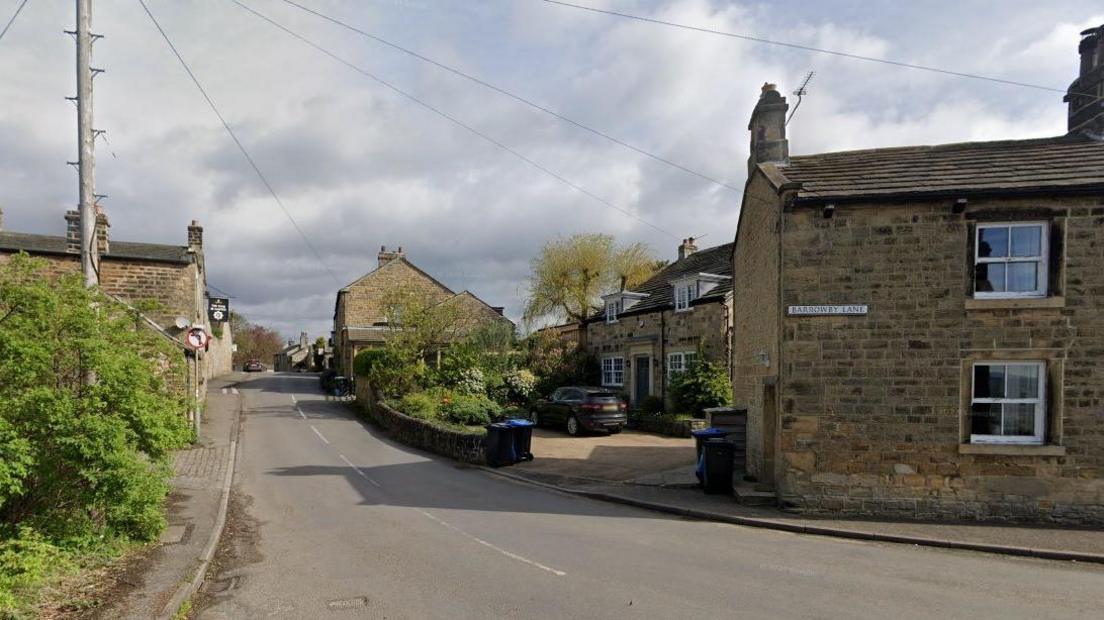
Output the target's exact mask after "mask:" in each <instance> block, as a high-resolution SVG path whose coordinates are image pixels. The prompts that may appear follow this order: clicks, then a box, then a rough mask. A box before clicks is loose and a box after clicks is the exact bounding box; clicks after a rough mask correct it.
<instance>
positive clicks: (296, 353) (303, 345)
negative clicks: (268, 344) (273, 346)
mask: <svg viewBox="0 0 1104 620" xmlns="http://www.w3.org/2000/svg"><path fill="white" fill-rule="evenodd" d="M272 358H273V359H272V369H273V370H275V371H276V372H291V371H293V370H296V369H300V368H302V369H304V370H310V368H311V364H313V363H314V362H313V358H314V354H313V351H312V347H311V342H310V339H309V338H308V336H307V332H300V333H299V340H298V341H295V340H289V341H288V344H287V346H286V347H284V348H283V349H282V350H280V352H278V353H276V355H274V356H272Z"/></svg>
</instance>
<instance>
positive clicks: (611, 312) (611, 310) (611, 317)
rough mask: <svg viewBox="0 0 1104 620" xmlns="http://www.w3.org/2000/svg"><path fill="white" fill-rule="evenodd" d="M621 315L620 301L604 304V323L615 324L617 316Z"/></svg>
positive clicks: (612, 300) (614, 300)
mask: <svg viewBox="0 0 1104 620" xmlns="http://www.w3.org/2000/svg"><path fill="white" fill-rule="evenodd" d="M618 314H621V300H620V299H611V300H610V301H607V302H606V322H607V323H616V322H617V315H618Z"/></svg>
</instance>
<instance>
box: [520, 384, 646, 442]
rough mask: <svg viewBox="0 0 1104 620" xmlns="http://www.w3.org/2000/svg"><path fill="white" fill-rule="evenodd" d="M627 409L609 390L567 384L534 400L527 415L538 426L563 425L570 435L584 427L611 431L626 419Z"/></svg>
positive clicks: (591, 429) (619, 428) (627, 420)
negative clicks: (546, 395)
mask: <svg viewBox="0 0 1104 620" xmlns="http://www.w3.org/2000/svg"><path fill="white" fill-rule="evenodd" d="M627 409H628V407H627V406H626V405H625V401H623V400H622V399H621V397H620V396H619V395H618V394H616V393H614V392H611V391H609V390H606V389H603V388H596V387H583V386H567V387H562V388H557V389H556V391H554V392H552V394H551V395H550V396H548V397H547V398H542V399H540V400H538V401H537V402H535V403H533V406H532V407H531V408H530V410H529V417H530V419H531V420H532V421H533V422H534V423H535V424H536V425H537V426H562V427H563V428H564V429H566V430H567V434H568V435H571V436H573V437H574V436H576V435H578V434H579V433H581V432H582V431H584V430H588V431H605V432H608V433H610V434H613V433H620V432H621V430H622V429H623V428H625V425H626V424H628V423H629V415H628V411H627Z"/></svg>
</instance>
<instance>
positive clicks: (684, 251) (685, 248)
mask: <svg viewBox="0 0 1104 620" xmlns="http://www.w3.org/2000/svg"><path fill="white" fill-rule="evenodd" d="M697 251H698V246H696V245H694V238H693V237H690V238H689V239H683V240H682V243H681V244H680V245H679V247H678V259H679V260H682V259H684V258H686V257H687V256H690V255H691V254H693V253H694V252H697Z"/></svg>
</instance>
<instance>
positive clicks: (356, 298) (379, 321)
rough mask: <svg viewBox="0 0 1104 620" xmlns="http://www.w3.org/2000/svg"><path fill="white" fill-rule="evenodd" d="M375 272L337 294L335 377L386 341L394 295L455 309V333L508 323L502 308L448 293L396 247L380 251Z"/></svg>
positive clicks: (466, 295)
mask: <svg viewBox="0 0 1104 620" xmlns="http://www.w3.org/2000/svg"><path fill="white" fill-rule="evenodd" d="M377 262H378V266H377V268H376V269H374V270H372V271H370V272H369V273H367V274H365V275H364V276H361V277H360V278H358V279H357V280H356V281H354V282H353V283H351V284H349V285H348V286H346V287H344V288H342V289H341V290H339V291H338V292H337V299H336V300H335V303H334V331H333V343H334V360H335V366H336V369H337V372H338V373H339V374H341V375H346V376H348V375H351V374H352V371H353V358H355V357H356V354H357V353H358V352H360V351H362V350H364V349H370V348H379V347H382V346H383V345H384V344H385V343H386V342H387V334H388V333H389V332H390V331H391V327H390V326H389V325H388V323H387V310H388V308H387V306H386V304H387V297H388V295H389V294H390V293H391V292H392V291H395V290H402V291H409V292H414V293H417V294H419V295H423V296H425V297H426V298H427V299H429V300H431V301H432V302H435V303H440V304H456V305H458V306H459V307H460V311H459V313H458V314H459V315H460V316H461V317H462V319H461V320H462V322H463V323H464V325H462V326H460V327H461V328H460V329H459V330H458V333H464V332H465V331H467V330H470V329H474V328H476V327H479V326H481V325H485V324H487V323H490V322H503V323H508V324H509V325H510V326H513V322H512V321H510V320H509V319H507V318H506V317H505V316H503V308H502V307H496V306H489V305H487V303H486V302H484V301H483V300H481V299H479V298H478V297H476V296H475V295H474V294H472V293H471V292H469V291H462V292H460V293H456V292H453V291H452V289H450V288H449V287H447V286H445V285H444V284H442V283H441V282H439V281H438V280H436V279H435V278H434V277H433V276H431V275H429V274H428V273H426V272H424V271H422V270H421V269H419V268H418V267H417V266H415V265H414V263H412V262H410V261H409V260H407V258H406V253H405V252H403V249H402V247H401V246H400V247H399V248H398V250H392V251H389V250H388V249H387V247H386V246H384V247H381V248H380V252H379V255H378V256H377Z"/></svg>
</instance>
